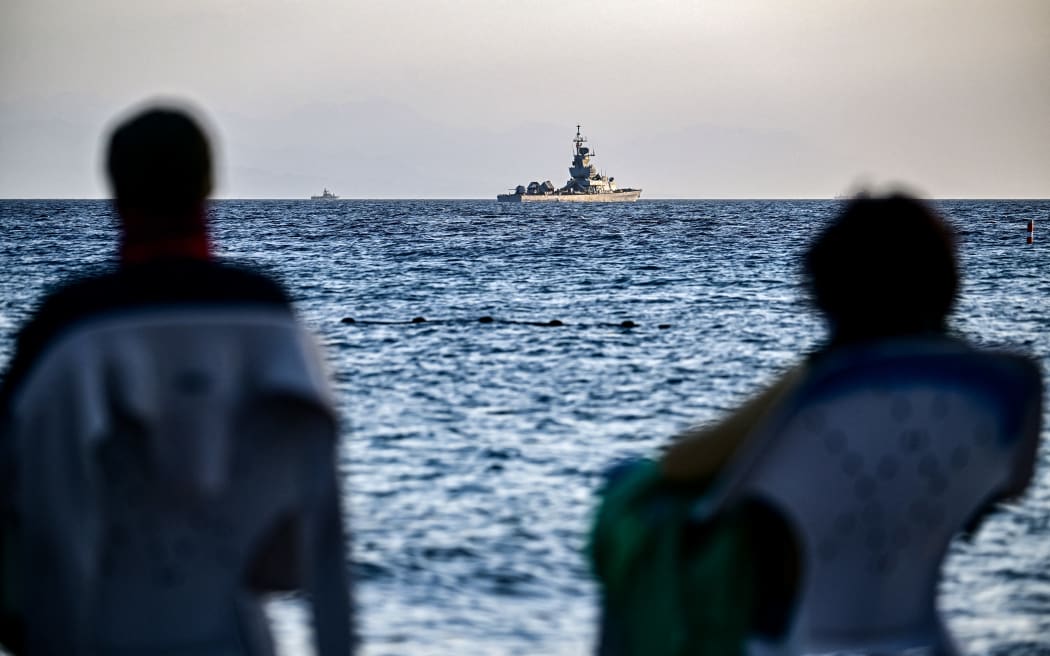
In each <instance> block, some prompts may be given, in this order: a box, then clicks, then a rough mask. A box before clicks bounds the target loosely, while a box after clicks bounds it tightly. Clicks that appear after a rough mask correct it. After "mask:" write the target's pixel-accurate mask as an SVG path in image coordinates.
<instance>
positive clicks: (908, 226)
mask: <svg viewBox="0 0 1050 656" xmlns="http://www.w3.org/2000/svg"><path fill="white" fill-rule="evenodd" d="M804 274H805V278H806V283H807V284H808V286H809V290H810V292H811V294H812V299H813V301H814V303H815V304H816V306H817V308H819V309H820V311H821V312H823V313H824V315H825V316H826V317H827V319H828V320H829V321H830V323H831V330H832V336H831V337H832V340H833V341H843V340H848V339H857V338H867V337H884V336H891V335H905V334H911V333H919V332H927V331H943V330H944V329H945V318H946V317H947V316H948V313H949V312H950V311H951V308H952V305H953V304H954V302H955V296H956V292H957V290H958V286H959V272H958V265H957V262H956V256H955V239H954V236H953V234H952V231H951V229H950V228H949V227H948V225H947V224H946V223H945V222H944V221H943V220H942V219H941V217H940V216H938V215H937V214H936V213H935V212H934V211H933V210H932V209H931V208H929V207H927V206H926V205H925V204H924V203H922V202H920V201H918V200H916V199H915V198H911V197H909V196H905V195H903V194H893V195H890V196H885V197H868V196H859V197H857V198H855V199H853V200H851V201H850V202H849V203H847V205H846V207H845V208H844V209H843V210H842V212H841V214H839V216H838V217H836V218H835V219H834V220H833V221H832V222H831V224H830V225H828V227H827V228H825V229H824V231H822V232H821V234H820V235H819V236H818V237H817V239H816V241H815V242H814V243H813V244H812V245H811V246H810V248H809V250H808V251H807V252H806V255H805V258H804Z"/></svg>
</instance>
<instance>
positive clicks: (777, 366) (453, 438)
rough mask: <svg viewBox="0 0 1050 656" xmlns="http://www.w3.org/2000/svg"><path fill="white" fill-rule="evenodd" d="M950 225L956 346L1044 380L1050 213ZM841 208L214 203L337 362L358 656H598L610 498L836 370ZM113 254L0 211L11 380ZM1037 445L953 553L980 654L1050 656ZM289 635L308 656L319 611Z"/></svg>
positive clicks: (952, 577)
mask: <svg viewBox="0 0 1050 656" xmlns="http://www.w3.org/2000/svg"><path fill="white" fill-rule="evenodd" d="M937 206H938V208H939V209H940V210H941V211H942V212H943V213H944V214H945V215H946V216H947V217H948V218H949V220H950V221H951V223H952V224H953V225H954V226H955V228H956V229H957V231H958V234H959V240H960V250H961V258H962V265H963V272H964V284H963V288H962V299H961V302H960V303H959V306H958V309H957V311H956V313H955V315H954V318H953V320H952V328H953V329H954V330H955V331H957V332H958V333H961V334H962V335H964V336H965V337H967V338H968V339H971V340H972V341H974V342H976V343H979V344H985V345H1008V346H1011V347H1014V348H1016V349H1019V350H1022V351H1025V352H1028V353H1031V354H1034V355H1035V356H1036V357H1037V358H1039V359H1040V360H1041V362H1042V364H1043V368H1044V371H1047V370H1050V368H1048V366H1047V365H1050V331H1048V330H1047V327H1048V326H1050V300H1048V299H1050V252H1048V251H1047V248H1046V246H1045V244H1046V243H1048V242H1044V240H1043V239H1042V238H1041V237H1040V234H1041V233H1040V228H1039V226H1040V225H1041V223H1042V222H1043V221H1044V220H1046V219H1048V218H1050V201H942V202H939V203H937ZM839 207H840V204H839V203H838V202H835V201H776V200H771V201H658V200H643V201H641V202H638V203H636V204H612V205H576V204H552V205H545V204H544V205H500V204H498V203H496V202H495V201H488V200H484V201H334V202H309V201H219V202H217V203H215V205H214V207H213V211H212V214H213V218H212V221H213V225H214V229H215V241H216V243H217V248H218V251H219V253H220V254H221V255H222V256H223V257H225V258H228V259H231V260H234V261H237V262H239V263H242V264H245V265H248V266H251V267H255V268H257V269H261V270H263V271H266V272H269V273H272V274H274V275H275V276H277V277H279V278H280V279H281V280H282V281H283V283H284V285H285V286H286V287H287V289H288V291H289V293H290V295H291V296H292V298H293V299H294V300H295V305H296V308H297V311H298V313H299V316H300V317H301V319H302V320H303V321H304V322H305V323H306V324H307V325H308V326H309V327H310V329H311V330H312V331H313V332H314V333H315V334H316V335H317V337H318V339H319V340H320V342H321V344H322V345H323V348H324V353H325V355H326V357H327V360H328V364H329V366H330V369H331V377H332V380H333V383H334V386H335V389H336V391H337V395H338V403H339V410H340V412H341V416H342V419H343V432H342V444H341V451H340V453H341V455H342V461H341V463H340V467H341V471H342V472H343V475H344V476H345V481H344V483H345V490H346V498H345V503H346V508H347V511H348V516H349V521H350V528H351V531H352V536H353V554H352V560H353V571H354V574H355V577H356V583H357V590H358V600H359V604H360V608H361V630H362V634H363V637H364V640H365V647H366V648H365V650H364V651H365V653H366V654H370V655H376V656H378V655H381V654H382V655H386V654H418V655H427V654H435V655H437V654H451V653H456V654H494V655H499V654H584V653H586V652H587V651H588V650H589V649H590V647H591V645H592V643H593V639H594V624H595V607H596V590H595V586H594V583H593V582H592V581H591V579H590V577H589V576H588V568H587V565H586V562H585V560H584V557H583V555H582V551H583V547H584V542H585V536H586V532H587V529H588V523H589V521H590V517H591V513H592V511H593V509H594V505H595V502H594V496H593V494H594V491H595V489H596V488H597V486H598V485H599V483H600V481H601V473H602V471H603V470H604V469H605V468H606V467H607V466H608V465H609V464H610V463H611V462H613V461H615V460H617V459H620V458H624V457H628V456H636V455H646V454H653V453H654V452H655V451H656V450H657V449H658V448H659V447H660V445H662V444H664V443H666V442H667V440H668V438H669V436H670V435H672V434H673V433H675V432H676V431H679V430H681V429H682V428H684V427H686V426H688V425H690V424H694V423H697V422H703V421H706V420H710V419H713V418H716V417H718V416H719V415H720V414H722V413H724V412H725V411H726V410H728V409H729V408H732V407H733V406H734V405H735V404H737V403H739V402H740V401H741V400H742V399H744V398H745V397H746V395H747V394H749V393H751V392H753V391H755V390H756V389H758V388H759V387H760V386H761V385H762V384H763V383H765V382H767V381H769V380H770V379H771V378H772V377H774V376H775V375H776V374H777V373H778V372H780V371H782V370H783V369H784V368H785V367H788V366H789V365H791V364H792V363H794V362H796V361H797V360H798V359H799V358H800V357H801V356H802V354H804V353H806V352H808V351H810V350H812V349H813V348H815V347H816V346H817V345H819V343H820V341H821V339H822V338H823V335H824V333H823V326H822V324H821V322H820V321H819V320H818V318H817V317H816V316H815V315H814V313H813V312H812V311H811V309H810V308H809V307H808V306H807V305H806V303H805V299H804V294H803V290H802V289H801V287H800V284H799V258H800V255H801V253H802V252H803V250H804V249H805V247H806V245H807V244H808V243H809V242H810V240H811V239H812V238H813V237H814V235H815V234H816V232H817V231H818V230H819V229H820V228H821V226H822V225H824V224H825V222H826V221H827V220H828V219H829V218H830V217H831V216H833V215H834V213H835V211H836V210H837V209H838V208H839ZM1029 219H1035V220H1036V236H1035V237H1036V238H1035V243H1034V244H1033V245H1030V246H1029V245H1026V244H1025V234H1026V233H1025V228H1026V223H1027V221H1028V220H1029ZM116 237H117V233H116V230H115V223H114V219H113V216H112V214H111V210H110V206H109V204H108V203H107V202H105V201H0V271H2V272H3V275H2V277H0V364H2V363H6V362H7V360H8V359H9V357H10V354H11V351H12V348H13V336H14V331H15V330H16V329H17V327H18V326H19V325H20V324H21V322H22V321H23V320H25V318H26V317H27V316H28V314H29V313H30V311H31V310H32V308H33V306H34V303H35V302H36V300H37V299H38V298H39V296H40V295H41V294H42V293H43V292H44V291H45V290H46V289H48V288H49V287H51V286H52V285H54V284H55V283H56V282H58V281H60V280H62V279H65V278H68V277H70V276H73V275H75V274H76V273H77V272H78V271H80V270H82V268H83V267H85V266H89V265H94V264H101V263H104V262H106V261H109V260H112V258H113V256H114V252H115V248H114V244H115V241H116ZM1048 239H1050V237H1048ZM887 257H888V258H892V253H887ZM416 317H422V318H424V319H426V321H425V322H417V323H411V320H412V319H413V318H416ZM481 317H492V318H493V321H492V322H491V323H482V322H479V319H480V318H481ZM350 318H352V319H354V320H355V322H354V323H349V322H344V321H343V320H344V319H350ZM551 320H558V321H560V322H561V323H562V324H563V325H561V326H550V325H537V324H543V323H548V322H550V321H551ZM624 321H631V322H634V323H635V324H636V327H631V328H624V327H621V323H622V322H624ZM1044 423H1050V422H1044ZM1046 437H1047V431H1045V430H1044V435H1043V438H1044V439H1043V446H1042V447H1041V460H1040V465H1039V467H1038V468H1037V471H1036V479H1035V481H1034V483H1033V484H1032V486H1031V489H1030V491H1029V492H1028V494H1027V496H1026V497H1025V499H1024V500H1022V501H1021V502H1019V503H1017V504H1014V505H1010V506H1008V507H1004V508H1003V509H1002V511H1001V512H999V513H998V514H997V515H996V516H994V517H993V518H992V519H991V520H990V521H988V522H987V523H986V524H985V526H984V527H983V528H982V530H981V532H980V533H979V534H978V535H977V536H976V538H975V539H973V540H972V541H970V542H963V541H960V542H958V543H957V544H955V545H954V546H953V549H952V555H951V557H950V559H949V562H948V565H947V568H946V576H945V580H944V583H943V586H942V592H941V607H942V608H943V609H944V610H945V612H946V614H947V615H948V617H949V622H950V625H951V627H952V629H953V630H954V632H955V633H956V634H957V635H958V636H959V637H960V639H961V641H962V642H963V643H964V644H965V645H967V647H968V649H969V650H970V651H972V652H973V653H979V654H986V653H995V654H1048V653H1050V574H1048V572H1050V471H1048V467H1047V465H1048V461H1050V452H1048V447H1047V440H1046ZM273 616H274V619H275V623H276V626H277V628H278V634H279V638H280V642H281V643H282V644H283V645H284V647H285V650H286V651H288V652H292V653H298V651H299V650H300V649H301V648H302V645H303V644H305V642H306V641H307V635H308V634H307V630H306V628H305V627H306V623H305V622H304V621H303V608H302V605H301V604H298V603H296V602H294V601H283V602H280V603H277V604H276V605H275V606H274V610H273Z"/></svg>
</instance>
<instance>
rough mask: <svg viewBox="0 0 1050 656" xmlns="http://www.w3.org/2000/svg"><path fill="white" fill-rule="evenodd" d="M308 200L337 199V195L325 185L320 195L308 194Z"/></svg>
mask: <svg viewBox="0 0 1050 656" xmlns="http://www.w3.org/2000/svg"><path fill="white" fill-rule="evenodd" d="M310 200H339V196H336V195H335V194H333V193H332V192H330V191H328V188H327V187H326V188H325V190H324V192H323V193H322V194H321V195H320V196H310Z"/></svg>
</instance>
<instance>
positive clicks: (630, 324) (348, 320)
mask: <svg viewBox="0 0 1050 656" xmlns="http://www.w3.org/2000/svg"><path fill="white" fill-rule="evenodd" d="M339 323H342V324H346V325H362V326H404V325H410V324H417V323H484V324H490V323H500V324H506V325H513V326H542V327H545V328H561V327H563V326H569V325H572V326H579V327H592V328H594V327H607V328H627V329H631V328H641V327H642V326H641V325H640V324H637V323H635V322H634V321H631V320H630V319H626V320H624V321H621V322H620V323H591V324H588V323H578V324H567V323H565V322H564V321H562V320H561V319H551V320H549V321H519V320H516V319H496V318H493V317H491V316H489V315H485V316H483V317H479V318H478V319H427V318H426V317H421V316H420V317H412V318H411V319H410V320H408V321H379V320H371V319H355V318H353V317H343V318H342V319H340V320H339ZM656 327H657V328H658V329H659V330H667V329H668V328H670V327H671V324H669V323H661V324H657V325H656Z"/></svg>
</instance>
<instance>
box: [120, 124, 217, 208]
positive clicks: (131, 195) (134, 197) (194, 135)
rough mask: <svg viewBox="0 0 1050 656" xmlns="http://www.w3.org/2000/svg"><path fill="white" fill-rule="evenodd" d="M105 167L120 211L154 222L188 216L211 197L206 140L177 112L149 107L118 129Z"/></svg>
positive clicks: (209, 151)
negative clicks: (131, 211) (133, 212)
mask: <svg viewBox="0 0 1050 656" xmlns="http://www.w3.org/2000/svg"><path fill="white" fill-rule="evenodd" d="M106 168H107V171H108V172H109V179H110V183H111V184H112V187H113V195H114V197H115V198H116V201H117V205H118V206H119V207H125V208H134V209H135V210H138V211H141V212H143V213H144V214H147V215H150V216H151V217H156V218H158V219H172V218H176V217H179V216H180V215H183V214H186V213H188V212H192V211H194V210H195V209H196V208H197V207H198V206H199V205H200V203H201V202H202V201H204V199H206V198H207V197H208V194H210V193H211V186H212V163H211V148H210V147H209V145H208V138H207V136H205V134H204V130H202V129H201V127H200V125H199V124H198V123H197V122H196V121H195V120H194V119H193V118H191V117H190V116H189V115H188V114H187V113H186V112H184V111H182V110H179V109H171V108H152V109H147V110H145V111H143V112H141V113H139V114H137V115H135V116H133V117H132V118H130V119H128V120H127V121H125V122H124V123H122V124H121V125H119V126H118V127H117V128H116V129H115V130H114V131H113V135H112V136H111V137H110V140H109V152H108V156H107V159H106Z"/></svg>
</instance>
